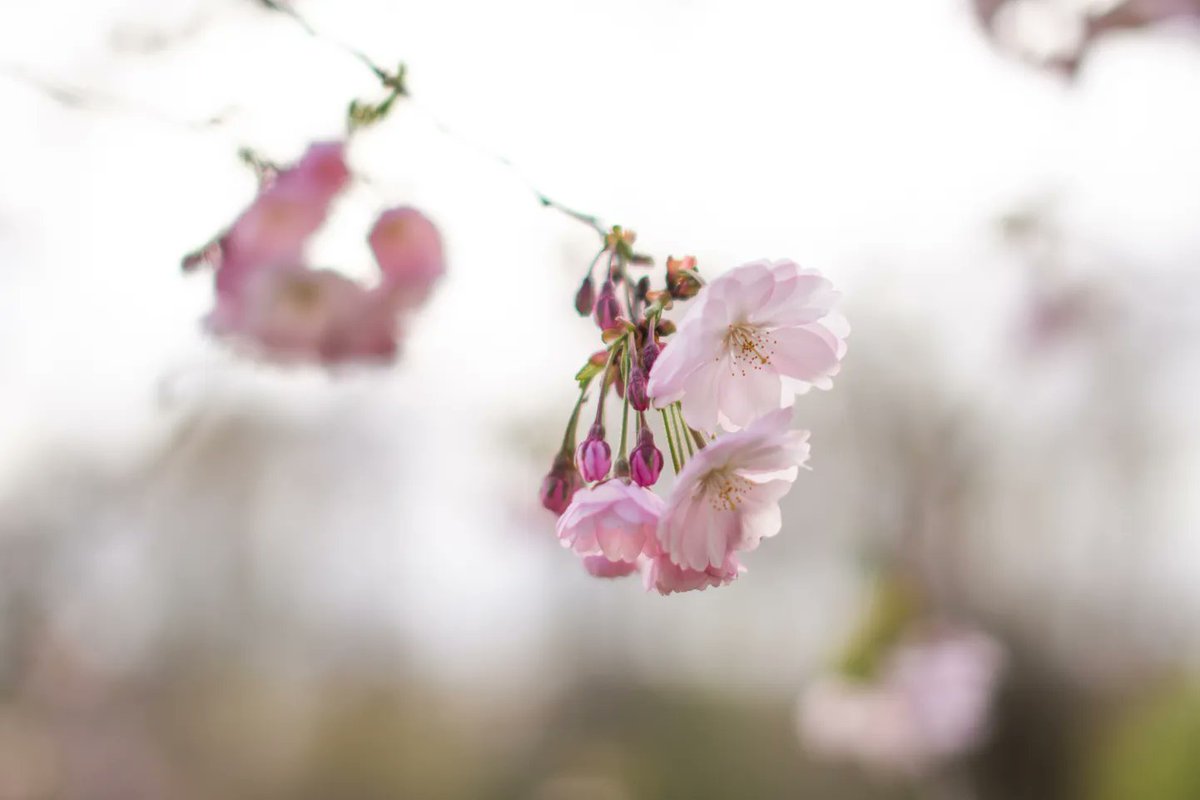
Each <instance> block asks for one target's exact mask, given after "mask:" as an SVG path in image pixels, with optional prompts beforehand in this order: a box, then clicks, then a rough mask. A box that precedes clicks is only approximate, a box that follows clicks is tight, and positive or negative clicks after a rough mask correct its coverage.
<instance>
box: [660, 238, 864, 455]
mask: <svg viewBox="0 0 1200 800" xmlns="http://www.w3.org/2000/svg"><path fill="white" fill-rule="evenodd" d="M838 296H839V295H838V293H837V292H835V291H834V290H833V286H832V284H831V283H830V282H829V281H828V280H826V279H825V278H824V277H822V276H821V275H820V274H819V273H817V272H815V271H812V270H803V269H801V268H800V267H799V266H797V265H796V264H795V263H793V262H791V261H776V262H769V261H756V262H753V263H750V264H746V265H744V266H741V267H738V268H736V269H734V270H731V271H730V272H727V273H725V274H724V275H722V276H721V277H719V278H717V279H716V280H714V281H712V282H711V283H710V284H708V285H707V286H706V287H705V288H704V290H703V291H702V292H700V296H699V298H698V299H697V300H696V301H695V305H693V306H692V308H690V309H689V310H688V312H687V314H685V315H684V317H683V319H682V321H681V322H680V323H679V330H678V332H677V333H676V334H675V335H674V336H673V337H672V338H671V340H670V343H669V344H667V346H666V347H664V348H663V350H662V353H661V354H660V355H659V356H658V359H657V360H656V361H655V363H654V367H653V369H652V370H651V371H650V384H649V392H650V396H651V398H652V399H653V401H654V405H655V406H656V407H658V408H665V407H666V406H669V405H671V404H672V403H674V402H676V401H680V402H681V403H682V408H683V415H684V418H685V419H686V420H687V422H688V424H690V425H691V426H692V427H693V428H697V429H698V430H702V431H706V432H709V433H711V432H714V431H715V430H716V429H717V427H718V425H720V426H723V427H725V428H726V429H728V430H736V429H738V428H743V427H745V426H747V425H749V424H750V423H751V422H752V421H753V420H754V419H756V418H758V417H760V416H762V415H763V414H766V413H768V412H771V411H774V410H776V409H778V408H780V407H785V406H790V405H791V402H792V399H793V398H794V396H795V395H796V394H797V393H798V392H802V391H807V389H808V388H809V387H810V386H817V387H820V388H829V387H830V386H831V385H832V383H831V381H830V379H831V378H832V377H833V376H834V375H836V374H837V372H838V369H839V368H840V365H841V360H842V357H843V356H844V355H845V352H846V343H845V337H846V336H847V335H848V333H849V327H848V326H847V324H846V322H845V320H844V319H843V318H842V317H840V316H839V315H836V314H833V313H832V312H831V310H832V308H833V305H834V303H835V302H836V301H837V299H838Z"/></svg>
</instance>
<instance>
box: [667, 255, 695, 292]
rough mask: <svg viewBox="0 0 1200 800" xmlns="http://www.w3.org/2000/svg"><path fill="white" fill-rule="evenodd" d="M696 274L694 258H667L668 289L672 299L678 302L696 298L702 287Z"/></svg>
mask: <svg viewBox="0 0 1200 800" xmlns="http://www.w3.org/2000/svg"><path fill="white" fill-rule="evenodd" d="M695 272H696V259H695V257H694V256H685V257H683V258H667V288H668V289H670V291H671V296H672V297H674V298H675V299H677V300H686V299H687V298H689V297H695V296H696V294H697V293H698V292H699V291H700V289H701V288H702V287H701V284H700V281H699V280H698V279H697V278H696V276H695V274H694V273H695Z"/></svg>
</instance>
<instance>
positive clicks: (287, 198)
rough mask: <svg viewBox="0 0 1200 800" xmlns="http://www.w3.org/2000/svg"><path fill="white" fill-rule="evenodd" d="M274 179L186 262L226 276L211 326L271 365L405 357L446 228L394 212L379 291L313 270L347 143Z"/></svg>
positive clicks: (377, 236)
mask: <svg viewBox="0 0 1200 800" xmlns="http://www.w3.org/2000/svg"><path fill="white" fill-rule="evenodd" d="M266 174H267V177H266V178H265V179H264V181H263V183H262V186H261V188H260V190H259V193H258V195H257V196H256V197H255V199H254V201H253V202H251V204H250V205H249V207H247V208H246V210H245V211H243V212H242V214H241V215H239V216H238V217H237V219H236V220H234V222H233V224H232V225H230V226H229V228H228V230H226V231H225V232H224V234H222V235H221V237H220V238H219V239H218V240H216V241H214V242H210V243H209V244H208V245H206V246H205V247H204V248H202V249H201V250H200V251H198V252H196V253H193V254H191V255H189V256H188V257H186V258H185V260H184V266H185V269H195V268H197V267H199V266H201V265H205V264H207V265H209V266H211V267H213V268H214V269H215V271H216V305H215V308H214V309H213V311H212V312H211V313H210V314H209V315H208V317H207V318H206V320H205V324H206V326H207V327H208V329H209V330H210V331H211V332H212V333H214V334H216V335H217V336H220V337H222V338H224V339H227V340H229V341H230V342H231V343H233V344H234V345H235V346H236V347H237V348H238V349H240V350H242V351H244V352H248V353H250V354H252V355H254V356H257V357H261V358H264V359H267V360H274V361H283V362H313V363H320V364H323V365H326V366H332V365H339V364H343V363H348V362H355V361H359V362H361V361H390V360H392V359H393V358H395V355H396V353H397V351H398V349H399V344H398V342H399V337H400V331H401V328H402V325H403V322H404V320H405V317H406V315H407V314H408V313H409V312H410V311H412V309H413V308H414V307H415V306H417V305H418V304H419V303H421V302H422V301H423V300H425V299H426V297H427V296H428V294H429V292H430V291H431V289H432V287H433V285H434V283H436V281H437V279H438V278H439V277H440V276H441V275H442V273H443V271H444V269H445V265H444V262H443V256H442V245H441V237H440V235H439V234H438V231H437V228H436V227H434V225H433V223H432V222H430V221H429V220H428V219H427V218H426V217H425V216H424V215H422V214H421V213H420V212H419V211H416V210H415V209H412V208H393V209H390V210H388V211H384V212H383V213H382V214H381V215H380V216H379V218H378V220H377V222H376V223H375V225H374V227H373V228H372V230H371V232H370V234H369V236H368V240H369V242H370V244H371V248H372V250H373V252H374V254H375V257H376V260H377V262H378V264H379V269H380V275H379V280H378V281H377V282H376V283H374V284H373V285H364V284H361V283H359V282H357V281H354V280H351V279H350V278H348V277H346V276H344V275H342V274H340V273H338V272H334V271H331V270H318V269H313V268H312V267H311V266H310V265H309V263H308V260H307V257H306V253H305V250H306V248H307V245H308V241H309V239H310V238H311V237H312V236H313V234H314V233H316V231H317V230H318V229H319V228H320V227H321V226H322V225H323V224H324V223H325V220H326V218H327V217H328V215H329V211H330V208H331V206H332V204H333V201H334V200H335V199H336V197H337V196H338V195H339V194H340V193H341V192H342V191H343V190H344V189H345V188H346V185H347V184H348V183H349V181H350V170H349V168H348V167H347V165H346V160H345V145H344V144H343V143H342V142H319V143H316V144H313V145H311V146H310V147H309V148H308V150H307V151H306V152H305V153H304V155H303V156H302V157H301V158H300V160H299V161H298V162H296V163H295V164H294V165H292V166H290V167H287V168H283V169H279V170H277V171H276V170H275V169H274V168H271V169H270V170H268V171H267V173H266ZM564 506H565V503H564Z"/></svg>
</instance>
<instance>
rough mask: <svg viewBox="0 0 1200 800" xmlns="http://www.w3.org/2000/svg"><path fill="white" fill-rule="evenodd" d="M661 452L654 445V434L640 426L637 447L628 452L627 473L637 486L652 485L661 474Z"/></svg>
mask: <svg viewBox="0 0 1200 800" xmlns="http://www.w3.org/2000/svg"><path fill="white" fill-rule="evenodd" d="M662 469H663V454H662V452H661V451H660V450H659V449H658V448H657V447H655V446H654V434H653V433H651V432H650V428H648V427H646V426H642V432H641V433H639V434H638V444H637V447H635V448H633V452H632V453H630V454H629V474H630V477H632V478H633V482H634V483H636V484H637V485H638V486H653V485H654V484H655V483H657V482H658V476H659V475H660V474H662Z"/></svg>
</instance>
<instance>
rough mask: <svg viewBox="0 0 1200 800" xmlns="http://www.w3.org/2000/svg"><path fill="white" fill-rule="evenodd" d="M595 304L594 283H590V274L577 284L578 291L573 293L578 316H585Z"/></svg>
mask: <svg viewBox="0 0 1200 800" xmlns="http://www.w3.org/2000/svg"><path fill="white" fill-rule="evenodd" d="M595 305H596V285H595V284H594V283H592V276H591V275H588V276H587V277H585V278H584V279H583V283H581V284H579V291H578V292H576V293H575V310H576V311H578V312H579V316H581V317H586V316H587V315H588V314H590V313H592V309H593V308H594V307H595Z"/></svg>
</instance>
